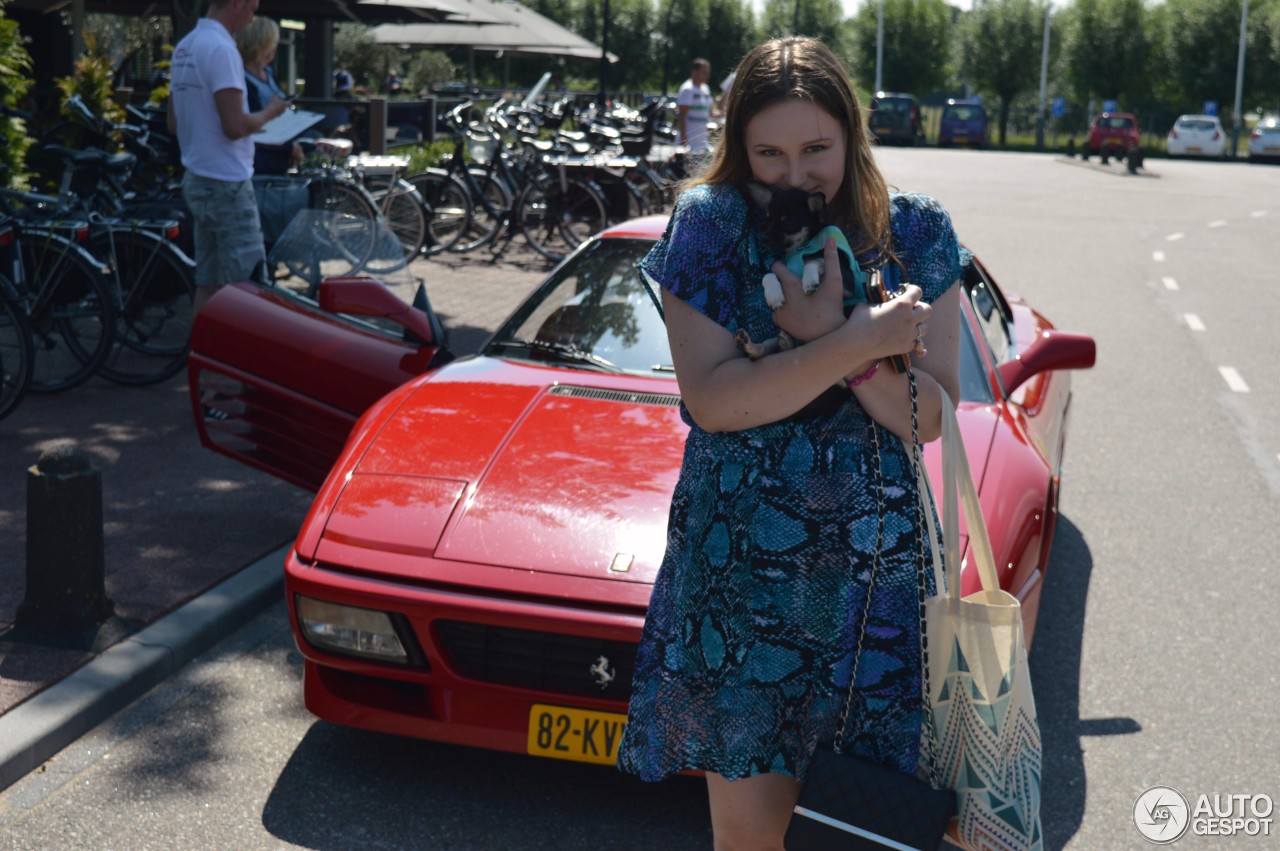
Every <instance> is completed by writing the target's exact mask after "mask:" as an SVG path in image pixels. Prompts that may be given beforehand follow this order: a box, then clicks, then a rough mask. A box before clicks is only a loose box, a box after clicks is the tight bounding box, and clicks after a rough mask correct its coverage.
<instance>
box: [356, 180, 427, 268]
mask: <svg viewBox="0 0 1280 851" xmlns="http://www.w3.org/2000/svg"><path fill="white" fill-rule="evenodd" d="M365 188H366V189H368V190H369V194H370V195H371V196H372V197H373V200H374V203H375V204H377V207H378V211H379V212H380V213H381V214H382V218H383V219H384V220H385V221H386V223H387V227H388V228H390V229H391V233H392V234H393V235H394V236H395V238H396V241H397V242H398V243H399V244H400V248H401V251H400V253H399V256H395V252H394V251H390V250H387V248H389V246H387V247H384V246H382V245H381V244H379V245H378V247H377V248H376V249H375V250H374V252H373V253H372V254H371V255H370V256H369V259H368V260H367V261H366V262H365V266H364V268H365V271H367V272H371V273H373V274H375V275H376V274H385V273H387V272H395V271H397V270H399V269H403V268H404V267H405V266H406V265H407V264H408V263H409V261H410V260H412V259H413V258H415V257H417V256H418V252H419V251H421V250H422V246H423V245H424V244H425V243H426V241H427V221H428V220H429V219H430V217H431V210H430V208H429V207H428V206H427V203H426V201H424V200H423V197H422V195H421V194H419V192H418V190H417V189H416V188H415V187H414V185H413V184H412V183H410V182H409V181H407V180H403V179H398V178H397V179H392V178H390V176H383V175H367V176H366V177H365ZM379 242H381V240H379Z"/></svg>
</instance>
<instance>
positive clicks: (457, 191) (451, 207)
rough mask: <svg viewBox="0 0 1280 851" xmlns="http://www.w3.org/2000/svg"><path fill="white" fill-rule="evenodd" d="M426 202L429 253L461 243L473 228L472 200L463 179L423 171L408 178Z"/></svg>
mask: <svg viewBox="0 0 1280 851" xmlns="http://www.w3.org/2000/svg"><path fill="white" fill-rule="evenodd" d="M405 179H406V180H408V181H409V182H410V183H412V184H413V186H414V188H415V189H417V190H418V194H419V195H421V196H422V199H423V200H424V201H426V202H427V207H428V208H430V210H431V218H430V219H429V220H428V221H427V244H426V251H427V254H429V255H430V254H439V253H440V252H442V251H448V250H450V249H451V248H453V247H454V246H455V245H457V244H458V240H460V239H462V237H463V236H464V235H466V233H467V230H468V229H469V228H470V227H471V199H470V198H469V197H468V196H467V187H466V184H464V183H463V182H462V181H461V180H458V178H456V177H454V176H453V175H451V174H449V173H448V172H445V171H424V172H421V173H420V174H411V175H409V177H407V178H405Z"/></svg>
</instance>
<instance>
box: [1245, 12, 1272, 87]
mask: <svg viewBox="0 0 1280 851" xmlns="http://www.w3.org/2000/svg"><path fill="white" fill-rule="evenodd" d="M1247 38H1248V45H1247V55H1246V59H1245V100H1244V107H1245V109H1250V108H1253V107H1261V108H1263V109H1270V110H1272V111H1280V0H1271V2H1264V3H1257V4H1250V6H1249V32H1248V36H1247Z"/></svg>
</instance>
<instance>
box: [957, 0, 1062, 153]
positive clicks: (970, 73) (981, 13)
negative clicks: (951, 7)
mask: <svg viewBox="0 0 1280 851" xmlns="http://www.w3.org/2000/svg"><path fill="white" fill-rule="evenodd" d="M1044 8H1045V7H1044V5H1043V0H977V2H975V3H974V4H973V10H972V11H970V12H969V14H967V15H966V16H965V17H964V19H963V20H962V21H961V24H960V39H959V45H960V73H961V76H962V77H963V78H964V79H966V80H968V81H970V82H971V83H972V84H973V86H974V88H976V89H977V90H978V91H979V92H981V93H983V94H986V95H994V96H995V98H996V99H997V100H998V101H999V111H998V117H997V123H998V124H999V126H1000V144H1001V145H1003V144H1004V143H1005V141H1006V140H1007V138H1008V133H1009V107H1010V106H1011V105H1012V104H1013V101H1014V99H1015V98H1017V97H1018V95H1019V94H1021V93H1023V92H1027V91H1030V90H1032V89H1034V88H1036V87H1038V86H1039V85H1040V56H1041V53H1042V51H1043V40H1042V39H1043V30H1044Z"/></svg>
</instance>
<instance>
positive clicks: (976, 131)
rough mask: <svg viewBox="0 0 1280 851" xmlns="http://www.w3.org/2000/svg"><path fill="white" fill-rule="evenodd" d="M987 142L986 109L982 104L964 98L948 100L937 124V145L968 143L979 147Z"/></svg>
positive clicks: (944, 146) (946, 146) (947, 145)
mask: <svg viewBox="0 0 1280 851" xmlns="http://www.w3.org/2000/svg"><path fill="white" fill-rule="evenodd" d="M986 144H987V111H986V110H985V109H983V108H982V104H980V103H974V102H972V101H965V100H948V101H947V105H946V106H945V107H944V108H943V110H942V121H941V123H940V124H939V125H938V147H940V148H949V147H951V146H952V145H969V146H971V147H974V148H981V147H983V146H984V145H986Z"/></svg>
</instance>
